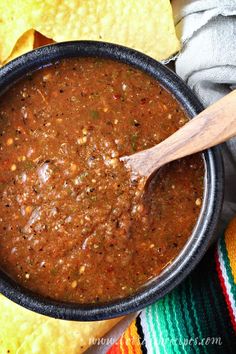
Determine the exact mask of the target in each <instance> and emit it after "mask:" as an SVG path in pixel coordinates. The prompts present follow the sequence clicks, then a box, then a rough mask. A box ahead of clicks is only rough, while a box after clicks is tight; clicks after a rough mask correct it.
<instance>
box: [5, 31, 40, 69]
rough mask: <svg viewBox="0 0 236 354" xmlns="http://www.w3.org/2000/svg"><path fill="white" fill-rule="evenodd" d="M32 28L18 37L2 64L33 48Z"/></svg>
mask: <svg viewBox="0 0 236 354" xmlns="http://www.w3.org/2000/svg"><path fill="white" fill-rule="evenodd" d="M34 32H35V31H34V30H29V31H27V32H25V33H24V34H23V35H22V36H21V37H20V39H18V41H17V42H16V45H15V47H14V49H13V52H12V53H11V55H10V56H9V57H8V58H7V60H6V62H4V63H3V64H5V63H7V62H9V61H10V60H13V59H15V58H17V57H19V56H20V55H22V54H25V53H27V52H29V51H30V50H32V49H33V48H34Z"/></svg>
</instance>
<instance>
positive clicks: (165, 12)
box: [0, 0, 179, 61]
mask: <svg viewBox="0 0 236 354" xmlns="http://www.w3.org/2000/svg"><path fill="white" fill-rule="evenodd" d="M6 9H7V10H6ZM31 28H33V29H35V30H37V31H38V32H40V33H42V34H43V35H44V36H46V37H48V38H51V39H53V40H54V41H56V42H61V41H68V40H80V39H87V40H99V41H105V42H113V43H117V44H122V45H125V46H128V47H132V48H135V49H137V50H140V51H142V52H144V53H146V54H148V55H150V56H152V57H153V58H155V59H158V60H162V59H166V58H168V57H169V56H171V55H172V54H174V53H176V52H177V51H178V50H179V41H178V39H177V37H176V34H175V28H174V23H173V19H172V9H171V5H170V1H169V0H148V1H147V0H139V1H137V0H129V1H127V0H70V1H66V0H54V1H51V0H44V1H41V0H11V1H10V2H9V1H8V0H2V1H1V2H0V38H3V41H2V42H1V44H0V61H4V60H5V59H6V58H7V57H8V56H9V55H10V53H11V51H12V49H13V47H14V45H15V42H16V40H17V39H18V38H19V37H20V36H21V35H22V33H24V32H25V31H27V30H29V29H31Z"/></svg>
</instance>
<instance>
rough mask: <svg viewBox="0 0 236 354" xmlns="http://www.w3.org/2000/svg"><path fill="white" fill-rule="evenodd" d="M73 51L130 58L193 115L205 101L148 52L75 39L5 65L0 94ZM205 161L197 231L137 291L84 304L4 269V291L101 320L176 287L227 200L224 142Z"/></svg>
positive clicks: (55, 312) (63, 313) (38, 308)
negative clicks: (54, 295)
mask: <svg viewBox="0 0 236 354" xmlns="http://www.w3.org/2000/svg"><path fill="white" fill-rule="evenodd" d="M70 57H102V58H108V59H113V60H118V61H120V62H124V63H126V64H129V65H131V66H134V67H136V68H137V69H140V70H142V71H144V72H146V73H148V74H149V75H151V76H152V77H153V78H155V79H156V80H157V81H158V82H159V83H160V84H161V85H162V86H163V87H164V88H165V89H167V90H168V91H169V92H170V93H171V94H172V96H174V97H175V98H176V99H177V101H178V102H179V103H180V104H181V106H182V107H183V109H184V110H185V112H186V113H187V115H188V116H189V117H190V118H192V117H194V116H195V115H196V114H198V113H200V112H201V111H202V110H203V106H202V104H201V103H200V101H199V100H198V98H197V97H196V96H195V95H194V93H193V92H192V91H191V89H190V88H189V87H188V86H187V85H186V84H185V83H184V81H183V80H182V79H181V78H179V77H178V76H177V75H176V74H175V73H174V72H172V71H171V70H170V69H168V68H167V67H166V66H164V65H163V64H162V63H160V62H158V61H156V60H154V59H152V58H150V57H148V56H147V55H145V54H143V53H141V52H138V51H136V50H134V49H130V48H127V47H124V46H120V45H117V44H112V43H104V42H97V41H69V42H62V43H56V44H50V45H47V46H44V47H40V48H37V49H34V50H33V51H31V52H28V53H26V54H24V55H22V56H20V57H18V58H16V59H15V60H13V61H11V62H10V63H8V64H7V65H5V66H3V67H2V68H1V69H0V95H2V94H3V93H4V92H5V91H6V90H7V89H8V88H9V87H10V86H12V85H14V84H15V82H16V81H18V80H19V79H20V78H21V77H24V75H25V74H26V73H29V72H32V71H35V70H37V69H40V68H42V67H44V66H46V65H49V64H50V63H52V62H55V61H58V60H60V59H63V58H70ZM203 156H204V161H205V188H204V189H205V190H204V203H203V206H202V210H201V213H200V216H199V219H198V222H197V224H196V226H195V228H194V230H193V233H192V235H191V236H190V238H189V240H188V241H187V243H186V245H185V246H184V248H183V250H182V251H181V252H180V254H179V255H178V256H177V258H176V259H175V260H174V261H173V262H172V263H171V265H170V266H168V267H167V268H166V270H165V271H164V272H162V273H161V275H159V276H158V277H157V279H154V280H152V281H151V282H149V283H148V284H146V285H145V286H143V287H142V288H141V289H139V291H138V292H136V293H135V294H133V295H131V296H129V297H125V298H122V299H118V300H113V301H111V302H107V303H98V304H78V303H66V302H62V301H55V300H51V299H48V298H45V297H41V296H39V295H37V294H35V293H33V292H31V291H29V290H27V289H25V288H23V287H22V286H20V285H19V284H17V283H16V282H15V281H13V280H12V279H11V278H10V277H8V276H7V275H6V274H5V273H4V272H3V271H2V270H0V292H1V293H2V294H3V295H5V296H6V297H8V298H9V299H10V300H13V301H14V302H16V303H17V304H19V305H21V306H23V307H25V308H27V309H30V310H32V311H35V312H37V313H40V314H43V315H47V316H50V317H54V318H58V319H64V320H76V321H95V320H96V321H97V320H105V319H110V318H114V317H119V316H123V315H126V314H128V313H131V312H135V311H138V310H140V309H142V308H144V307H146V306H148V305H150V304H152V303H153V302H155V301H156V300H158V299H160V298H161V297H163V296H164V295H165V294H167V293H168V292H170V291H171V290H172V289H173V288H175V287H176V286H177V285H178V284H179V283H180V282H181V281H182V280H183V279H184V278H185V277H186V276H187V275H188V274H189V273H190V271H191V270H192V269H193V268H194V267H195V266H196V265H197V263H198V262H199V261H200V259H201V258H202V257H203V255H204V254H205V252H206V250H207V249H208V247H209V245H210V243H211V240H212V237H213V234H214V232H215V230H216V227H217V222H218V218H219V215H220V211H221V207H222V202H223V190H224V188H223V186H224V175H223V163H222V157H221V153H220V148H219V147H215V148H212V149H208V150H206V151H205V152H203Z"/></svg>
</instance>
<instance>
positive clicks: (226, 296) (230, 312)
mask: <svg viewBox="0 0 236 354" xmlns="http://www.w3.org/2000/svg"><path fill="white" fill-rule="evenodd" d="M215 262H216V270H217V274H218V278H219V280H220V285H221V287H222V290H223V294H224V297H225V301H226V304H227V308H228V310H229V316H230V319H231V323H232V325H233V328H234V330H235V332H236V322H235V319H234V314H233V309H232V306H231V302H230V299H229V295H228V292H227V289H226V286H225V280H224V277H223V274H222V271H221V268H220V261H219V255H218V250H217V248H216V250H215Z"/></svg>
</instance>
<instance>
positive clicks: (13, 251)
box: [0, 58, 204, 303]
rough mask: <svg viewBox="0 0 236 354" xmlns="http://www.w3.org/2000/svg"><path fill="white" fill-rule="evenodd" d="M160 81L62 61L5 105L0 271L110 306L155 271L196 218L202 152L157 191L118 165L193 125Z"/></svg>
mask: <svg viewBox="0 0 236 354" xmlns="http://www.w3.org/2000/svg"><path fill="white" fill-rule="evenodd" d="M187 120H188V119H187V117H186V115H185V113H184V112H183V110H182V108H181V107H180V105H179V104H178V102H177V101H176V100H175V99H174V98H173V97H172V96H171V94H170V93H168V92H167V91H166V90H165V89H163V88H162V87H161V86H160V85H159V84H158V83H157V82H156V81H155V80H154V79H153V78H151V77H150V76H149V75H147V74H146V73H143V72H141V71H139V70H136V69H135V68H133V67H131V66H128V65H126V64H123V63H120V62H115V61H112V60H106V59H97V58H81V59H77V58H76V59H65V60H62V61H60V62H56V63H54V64H52V65H50V66H48V67H45V68H42V69H40V70H38V71H36V72H34V73H31V74H28V75H27V76H26V77H24V78H23V79H21V80H20V81H19V82H18V83H17V84H15V85H14V86H13V87H12V88H10V89H9V90H8V91H7V92H6V93H5V94H4V95H3V96H2V97H1V98H0V266H1V268H2V269H3V270H4V271H5V272H6V273H7V274H9V276H10V277H12V278H13V279H14V280H15V281H16V282H17V283H19V284H21V285H23V286H24V287H26V288H28V289H30V290H32V291H34V292H36V293H38V294H41V295H43V296H46V297H50V298H52V299H56V300H64V301H69V302H78V303H89V302H104V301H109V300H111V299H117V298H122V297H125V296H128V295H130V294H133V293H134V292H135V291H137V290H138V289H139V288H140V287H141V286H142V285H143V284H144V283H146V282H147V281H148V280H150V279H151V278H153V277H155V276H157V275H159V274H160V273H161V272H162V271H163V269H164V268H165V267H166V266H167V265H168V264H169V263H170V262H172V261H173V259H174V258H175V257H176V256H177V255H178V254H179V252H180V251H181V249H182V248H183V246H184V245H185V243H186V241H187V240H188V238H189V236H190V234H191V232H192V230H193V228H194V225H195V223H196V220H197V218H198V215H199V212H200V209H201V203H202V196H203V179H204V164H203V160H202V157H201V155H194V156H190V157H188V158H184V159H181V160H179V161H176V162H174V163H171V164H169V165H167V166H166V167H164V168H162V169H161V170H160V171H159V172H158V174H157V177H156V183H155V185H154V186H153V188H152V190H151V192H150V193H149V194H148V195H146V196H144V195H143V193H142V180H141V179H139V178H133V177H132V175H131V173H130V171H128V170H127V168H126V167H125V166H124V164H123V163H122V162H121V161H120V160H119V158H120V157H122V156H125V155H129V154H132V153H135V152H136V151H140V150H143V149H147V148H149V147H151V146H153V145H155V144H158V143H160V142H161V141H162V140H163V139H165V138H167V137H168V136H169V135H170V134H172V133H174V132H175V131H176V130H177V129H179V128H180V127H181V126H182V125H184V124H185V123H186V122H187Z"/></svg>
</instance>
